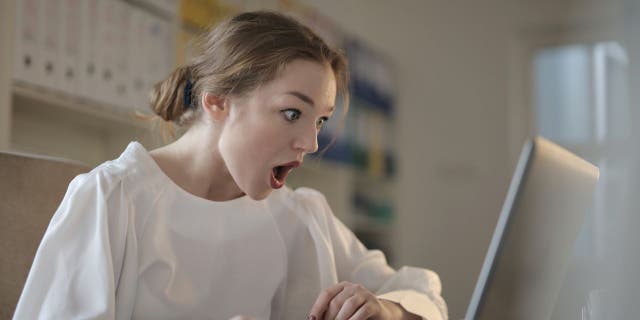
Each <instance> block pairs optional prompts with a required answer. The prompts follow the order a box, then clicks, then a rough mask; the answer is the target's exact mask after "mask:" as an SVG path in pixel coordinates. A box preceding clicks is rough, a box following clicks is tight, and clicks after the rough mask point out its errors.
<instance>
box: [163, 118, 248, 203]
mask: <svg viewBox="0 0 640 320" xmlns="http://www.w3.org/2000/svg"><path fill="white" fill-rule="evenodd" d="M208 127H209V126H198V125H194V126H193V127H192V128H190V129H189V130H188V131H187V132H186V133H185V134H184V135H183V136H182V137H180V138H179V139H178V140H176V141H175V142H173V143H171V144H168V145H166V146H164V147H161V148H158V149H155V150H153V151H151V156H152V157H153V158H154V160H155V161H156V163H158V166H159V167H160V169H162V171H163V172H164V173H165V174H166V175H167V176H168V177H169V178H170V179H171V180H172V181H173V182H174V183H175V184H177V185H178V186H179V187H181V188H182V189H184V190H186V191H187V192H189V193H191V194H193V195H195V196H198V197H201V198H204V199H208V200H212V201H228V200H233V199H235V198H239V197H241V196H243V195H244V192H242V190H240V189H239V188H238V186H237V185H236V183H235V181H234V180H233V178H232V177H231V175H230V174H229V171H228V170H227V167H226V165H225V163H224V161H223V159H222V157H221V156H220V152H219V151H218V147H217V143H216V142H217V141H218V139H217V133H216V132H212V130H209V129H208Z"/></svg>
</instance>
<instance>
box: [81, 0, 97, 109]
mask: <svg viewBox="0 0 640 320" xmlns="http://www.w3.org/2000/svg"><path fill="white" fill-rule="evenodd" d="M100 1H101V0H82V32H81V37H82V39H81V46H80V47H81V52H82V56H81V58H80V70H79V71H80V74H79V83H80V93H81V95H82V96H84V97H86V98H88V99H92V100H98V99H97V91H98V87H99V84H100V83H99V81H98V76H99V73H98V70H99V65H98V25H99V18H100V15H99V9H100V8H99V3H100Z"/></svg>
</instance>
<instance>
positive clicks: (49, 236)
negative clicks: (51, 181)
mask: <svg viewBox="0 0 640 320" xmlns="http://www.w3.org/2000/svg"><path fill="white" fill-rule="evenodd" d="M121 196H122V188H121V185H120V184H119V183H118V184H113V183H108V182H107V181H106V180H105V179H103V178H101V176H100V174H98V173H89V174H86V175H81V176H78V177H76V178H75V179H74V180H73V181H72V182H71V184H70V185H69V189H68V190H67V193H66V195H65V197H64V199H63V201H62V203H61V204H60V206H59V207H58V209H57V210H56V213H55V214H54V216H53V218H52V219H51V222H50V224H49V227H48V228H47V230H46V232H45V234H44V237H43V239H42V241H41V243H40V246H39V248H38V251H37V253H36V256H35V258H34V261H33V264H32V266H31V270H30V271H29V276H28V277H27V281H26V283H25V286H24V288H23V291H22V294H21V296H20V300H19V301H18V305H17V307H16V311H15V313H14V319H77V318H93V319H114V318H115V290H116V287H117V279H118V275H119V272H120V270H119V267H115V268H114V266H120V265H121V263H122V251H123V249H122V248H123V247H124V231H125V230H126V218H122V219H121V218H120V217H119V216H118V213H120V214H122V213H123V211H124V210H125V208H124V206H126V203H125V202H124V201H122V198H121ZM110 213H113V214H110ZM122 216H124V214H122ZM114 259H115V261H114Z"/></svg>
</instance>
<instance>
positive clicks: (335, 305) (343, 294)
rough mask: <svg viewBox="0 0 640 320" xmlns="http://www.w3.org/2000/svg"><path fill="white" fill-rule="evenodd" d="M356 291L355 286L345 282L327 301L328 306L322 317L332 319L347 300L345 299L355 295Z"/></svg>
mask: <svg viewBox="0 0 640 320" xmlns="http://www.w3.org/2000/svg"><path fill="white" fill-rule="evenodd" d="M356 291H357V287H356V286H354V285H352V284H350V283H349V284H346V285H345V286H344V289H342V291H340V292H339V293H338V294H337V295H335V297H333V299H331V301H329V303H328V308H327V310H325V313H324V319H325V320H333V319H336V317H337V316H338V312H340V309H342V305H344V303H345V302H346V301H347V299H349V298H351V297H352V296H354V295H355V293H356Z"/></svg>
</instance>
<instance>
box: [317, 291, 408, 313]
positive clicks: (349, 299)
mask: <svg viewBox="0 0 640 320" xmlns="http://www.w3.org/2000/svg"><path fill="white" fill-rule="evenodd" d="M392 305H393V306H392ZM393 307H396V308H397V309H395V310H394V308H393ZM401 310H402V309H401V308H400V307H399V306H397V305H395V304H394V303H393V302H390V301H386V300H379V299H378V298H377V297H376V296H375V295H374V294H373V293H371V292H370V291H369V290H367V288H365V287H363V286H361V285H359V284H353V283H350V282H340V283H338V284H336V285H334V286H332V287H329V288H327V289H325V290H323V291H322V292H321V293H320V295H318V298H317V299H316V302H315V303H314V304H313V307H311V312H310V313H309V319H313V317H315V319H316V320H333V319H336V320H347V319H349V320H364V319H376V320H377V319H379V320H387V319H400V318H401V317H402V312H401ZM398 311H400V313H398ZM398 314H399V317H398Z"/></svg>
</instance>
